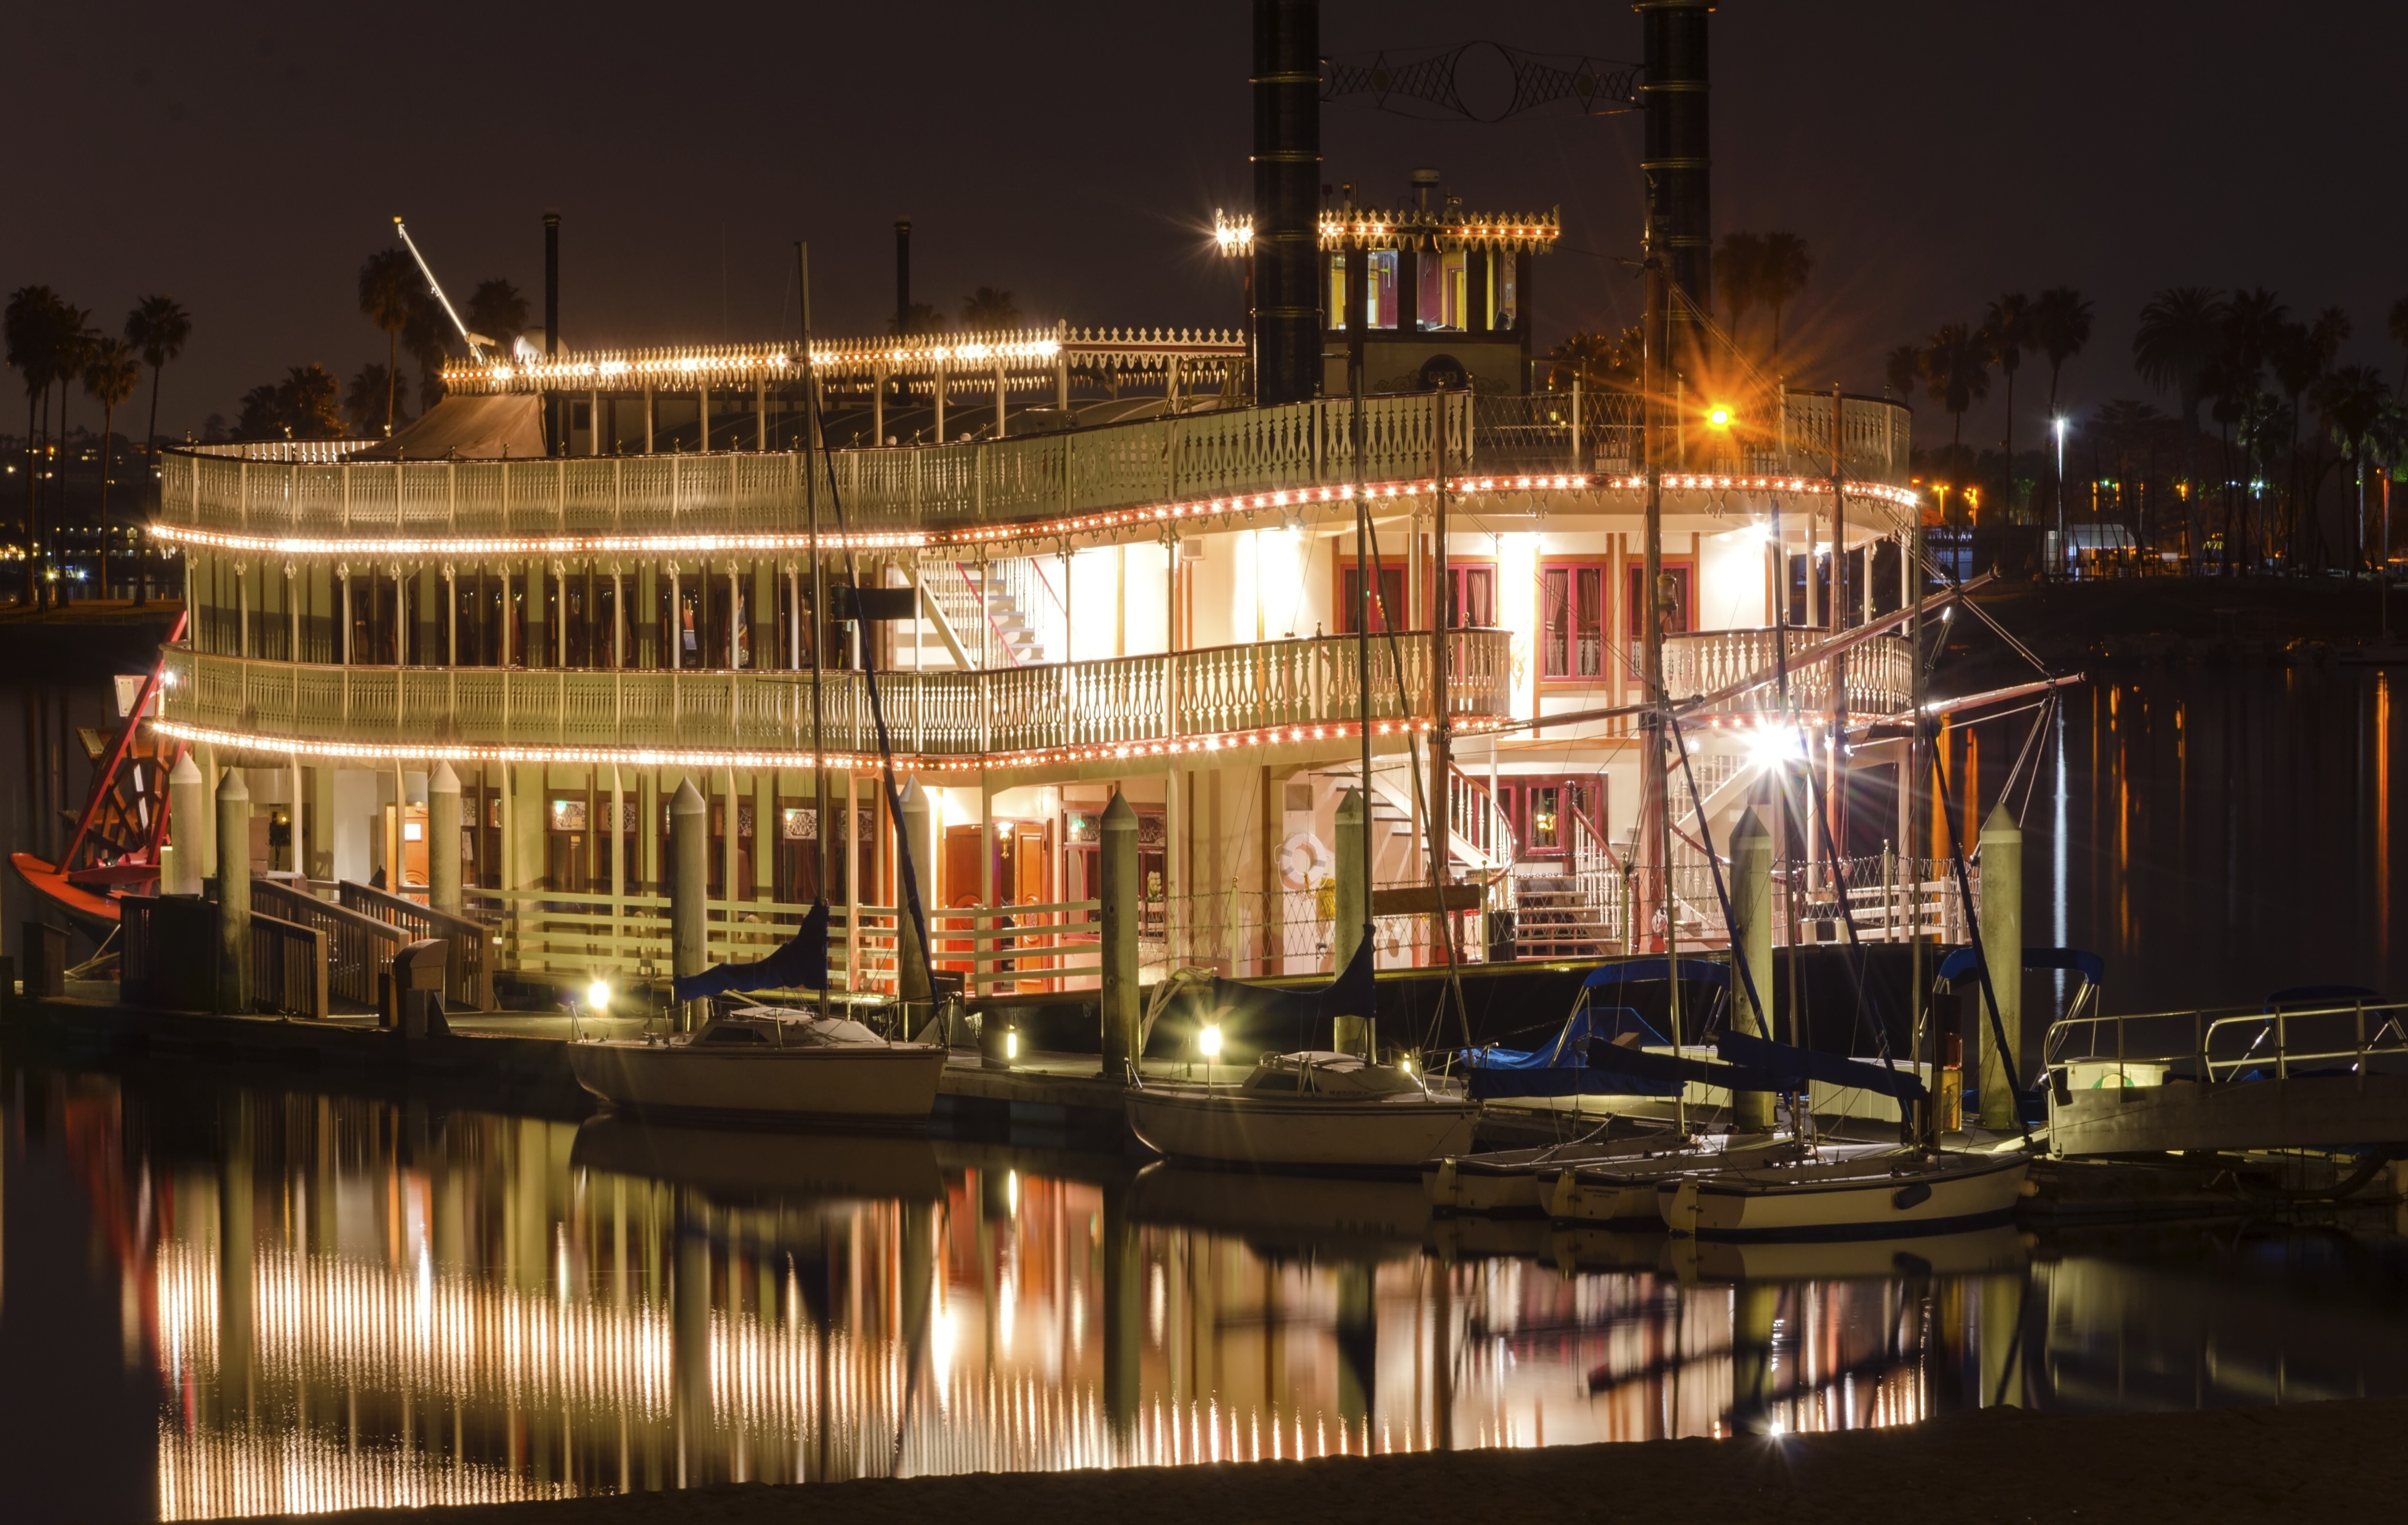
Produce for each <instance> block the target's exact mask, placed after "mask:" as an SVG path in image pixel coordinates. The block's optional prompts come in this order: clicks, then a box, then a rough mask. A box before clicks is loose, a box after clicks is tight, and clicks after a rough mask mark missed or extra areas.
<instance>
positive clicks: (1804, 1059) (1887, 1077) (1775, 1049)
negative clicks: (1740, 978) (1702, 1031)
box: [1714, 1032, 1925, 1101]
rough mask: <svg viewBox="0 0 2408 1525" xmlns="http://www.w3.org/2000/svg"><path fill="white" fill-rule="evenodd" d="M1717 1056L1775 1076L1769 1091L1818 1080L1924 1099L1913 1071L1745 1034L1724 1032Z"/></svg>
mask: <svg viewBox="0 0 2408 1525" xmlns="http://www.w3.org/2000/svg"><path fill="white" fill-rule="evenodd" d="M1714 1052H1715V1053H1717V1054H1719V1055H1721V1056H1722V1057H1724V1058H1725V1059H1727V1060H1728V1061H1730V1062H1731V1063H1733V1064H1737V1065H1742V1066H1745V1067H1747V1068H1748V1069H1751V1070H1756V1071H1760V1072H1764V1073H1767V1074H1770V1075H1772V1076H1774V1077H1775V1078H1776V1082H1777V1083H1776V1084H1775V1085H1773V1086H1768V1087H1766V1088H1767V1089H1770V1090H1781V1091H1797V1090H1802V1089H1804V1088H1805V1083H1806V1082H1807V1081H1809V1080H1819V1081H1822V1082H1823V1083H1824V1084H1825V1085H1827V1086H1847V1087H1849V1088H1850V1089H1852V1090H1861V1091H1871V1092H1874V1093H1875V1094H1877V1095H1881V1096H1892V1097H1896V1098H1897V1099H1898V1100H1899V1101H1922V1100H1923V1098H1924V1095H1925V1091H1924V1086H1923V1081H1922V1080H1921V1078H1920V1077H1918V1076H1917V1075H1915V1074H1914V1072H1912V1071H1908V1070H1894V1069H1892V1068H1890V1067H1889V1066H1888V1065H1886V1064H1866V1063H1863V1062H1861V1061H1859V1060H1856V1059H1851V1058H1845V1057H1842V1056H1840V1055H1837V1054H1820V1053H1816V1052H1815V1051H1814V1050H1813V1049H1811V1048H1797V1047H1793V1046H1792V1045H1790V1044H1788V1043H1774V1042H1773V1041H1772V1040H1770V1039H1769V1038H1755V1037H1750V1036H1749V1035H1748V1034H1746V1033H1744V1032H1725V1033H1724V1034H1723V1035H1722V1036H1721V1037H1719V1038H1717V1039H1715V1040H1714Z"/></svg>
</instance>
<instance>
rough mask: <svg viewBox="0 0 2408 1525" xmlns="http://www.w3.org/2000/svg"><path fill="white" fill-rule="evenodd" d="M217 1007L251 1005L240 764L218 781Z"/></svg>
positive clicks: (247, 828)
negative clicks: (220, 847) (219, 843)
mask: <svg viewBox="0 0 2408 1525" xmlns="http://www.w3.org/2000/svg"><path fill="white" fill-rule="evenodd" d="M218 841H219V842H221V843H222V844H223V846H224V848H225V851H224V852H222V853H220V854H219V855H218V1010H219V1011H221V1012H228V1013H241V1012H248V1011H250V1010H251V789H250V787H249V786H248V785H246V784H244V783H243V782H242V770H241V769H239V768H229V769H227V770H226V773H225V782H224V783H222V784H219V785H218Z"/></svg>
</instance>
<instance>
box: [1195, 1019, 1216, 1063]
mask: <svg viewBox="0 0 2408 1525" xmlns="http://www.w3.org/2000/svg"><path fill="white" fill-rule="evenodd" d="M1196 1046H1197V1049H1199V1050H1201V1051H1202V1053H1203V1055H1204V1057H1206V1058H1207V1059H1213V1058H1218V1057H1220V1055H1221V1025H1220V1024H1219V1023H1217V1022H1212V1023H1207V1024H1206V1025H1205V1028H1204V1030H1203V1031H1202V1032H1199V1033H1197V1035H1196Z"/></svg>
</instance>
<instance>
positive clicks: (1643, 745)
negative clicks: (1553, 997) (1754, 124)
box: [1630, 223, 1689, 1136]
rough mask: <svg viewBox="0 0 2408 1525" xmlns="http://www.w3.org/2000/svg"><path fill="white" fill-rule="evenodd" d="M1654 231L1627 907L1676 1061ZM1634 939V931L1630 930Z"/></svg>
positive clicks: (1663, 312)
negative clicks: (1640, 695)
mask: <svg viewBox="0 0 2408 1525" xmlns="http://www.w3.org/2000/svg"><path fill="white" fill-rule="evenodd" d="M1658 231H1659V230H1658V229H1657V228H1656V227H1655V225H1654V224H1653V223H1650V225H1649V227H1648V243H1649V249H1648V252H1647V331H1646V335H1645V337H1644V338H1643V340H1642V342H1641V346H1640V370H1641V375H1640V385H1639V408H1640V414H1639V439H1640V450H1641V453H1643V455H1644V457H1645V460H1646V466H1647V532H1646V563H1645V566H1644V567H1643V568H1642V569H1641V585H1642V588H1643V590H1644V591H1643V593H1642V597H1644V598H1645V599H1646V615H1647V617H1646V623H1645V625H1644V626H1642V628H1641V634H1642V635H1643V636H1644V637H1645V640H1644V641H1643V643H1642V644H1643V649H1644V651H1645V653H1646V657H1645V662H1644V667H1643V670H1642V673H1641V680H1642V681H1643V682H1644V683H1645V684H1646V687H1647V699H1648V708H1647V712H1646V713H1644V714H1642V715H1641V716H1640V720H1639V731H1640V748H1639V759H1640V761H1639V768H1640V772H1639V801H1640V817H1641V819H1640V840H1641V842H1644V843H1646V846H1647V849H1648V856H1653V857H1654V858H1655V860H1656V861H1655V864H1654V868H1655V870H1656V875H1655V881H1654V883H1653V884H1650V883H1649V876H1648V872H1647V870H1648V867H1649V865H1647V864H1646V863H1644V862H1642V863H1641V865H1640V873H1639V881H1640V897H1641V903H1640V904H1639V905H1636V906H1634V907H1632V908H1631V913H1630V914H1632V916H1633V917H1638V916H1640V915H1642V914H1643V915H1645V916H1646V917H1647V919H1648V920H1649V921H1651V922H1652V921H1653V920H1654V919H1655V916H1656V914H1658V913H1660V914H1662V915H1663V917H1664V987H1665V990H1666V991H1667V1000H1668V1002H1669V1004H1668V1007H1667V1011H1668V1014H1669V1015H1670V1023H1669V1026H1670V1028H1671V1029H1672V1034H1671V1036H1672V1057H1674V1058H1676V1059H1677V1058H1679V1057H1681V966H1680V947H1679V937H1678V933H1677V928H1676V926H1675V918H1674V916H1673V914H1672V801H1671V792H1670V780H1669V779H1668V778H1667V776H1666V769H1665V763H1664V738H1665V733H1666V731H1667V730H1668V729H1670V727H1668V726H1667V725H1666V724H1665V720H1666V715H1667V712H1669V711H1670V703H1669V701H1668V699H1667V697H1666V694H1665V689H1664V588H1663V577H1664V462H1663V459H1662V456H1663V439H1662V434H1663V427H1662V421H1661V419H1660V417H1659V416H1658V415H1659V412H1660V410H1659V408H1658V406H1657V403H1658V399H1659V398H1660V397H1661V396H1662V395H1663V391H1664V372H1665V368H1666V364H1667V362H1668V361H1669V359H1670V356H1669V355H1667V354H1666V352H1665V350H1666V348H1667V346H1669V345H1670V342H1671V319H1672V314H1671V307H1670V300H1669V295H1670V294H1669V293H1668V291H1667V290H1666V281H1667V274H1666V270H1665V263H1664V262H1665V254H1664V252H1663V250H1662V249H1660V248H1658V247H1656V233H1657V232H1658ZM1630 930H1631V932H1632V933H1633V934H1634V936H1633V939H1632V941H1636V936H1635V934H1636V933H1637V930H1638V928H1635V927H1634V928H1630ZM1672 1123H1673V1127H1674V1128H1675V1129H1677V1130H1678V1131H1679V1132H1680V1133H1682V1134H1683V1135H1684V1136H1685V1135H1686V1134H1687V1133H1688V1131H1689V1110H1688V1090H1687V1087H1686V1086H1683V1087H1682V1088H1681V1089H1679V1090H1677V1091H1675V1092H1674V1093H1673V1098H1672Z"/></svg>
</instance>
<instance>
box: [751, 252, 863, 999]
mask: <svg viewBox="0 0 2408 1525" xmlns="http://www.w3.org/2000/svg"><path fill="white" fill-rule="evenodd" d="M795 268H796V278H797V279H798V281H800V283H801V286H802V294H803V421H804V422H803V511H804V514H805V516H806V519H807V520H808V522H809V525H810V545H811V640H810V648H811V780H812V788H813V795H812V807H813V819H814V820H816V821H817V822H818V830H817V832H816V833H815V835H816V837H817V840H816V841H815V842H812V844H811V847H812V855H813V857H814V860H815V863H816V870H817V871H816V872H815V873H814V874H813V875H812V879H811V899H814V900H817V901H819V902H821V903H823V904H824V903H825V902H826V900H827V898H828V889H827V886H828V839H829V836H830V835H831V833H833V832H834V830H835V829H836V827H835V823H834V822H832V821H830V820H829V819H828V788H827V705H826V701H825V697H824V694H823V692H822V689H821V686H820V639H821V637H822V636H823V635H824V633H825V631H826V629H827V620H826V618H825V616H824V614H823V612H822V611H824V610H825V609H826V607H827V560H826V558H825V557H824V556H822V555H821V554H820V495H819V477H818V474H817V466H818V457H819V452H820V449H821V445H822V440H821V439H820V386H819V376H818V374H817V372H815V371H814V370H813V369H812V367H811V246H810V244H808V243H802V242H797V243H796V245H795ZM795 617H796V619H797V620H799V619H801V618H802V611H800V610H796V611H795ZM852 796H853V791H852V790H851V789H847V790H846V791H845V806H844V809H845V814H846V815H848V816H850V815H851V814H852V813H853V798H852ZM852 824H853V823H852V822H851V821H850V820H848V821H847V822H846V823H845V825H846V826H847V827H851V826H852ZM764 829H766V827H764ZM850 841H851V839H850V837H848V838H847V842H848V843H849V842H850ZM857 867H858V865H857V864H851V863H849V864H847V865H846V868H847V870H852V869H854V868H857ZM849 930H850V929H849V928H848V931H849ZM847 977H848V978H850V977H851V971H850V970H848V971H847ZM834 983H835V982H833V981H831V980H826V979H823V980H821V981H820V1015H821V1016H822V1017H825V1016H826V1015H827V1010H828V986H829V985H832V984H834Z"/></svg>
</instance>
